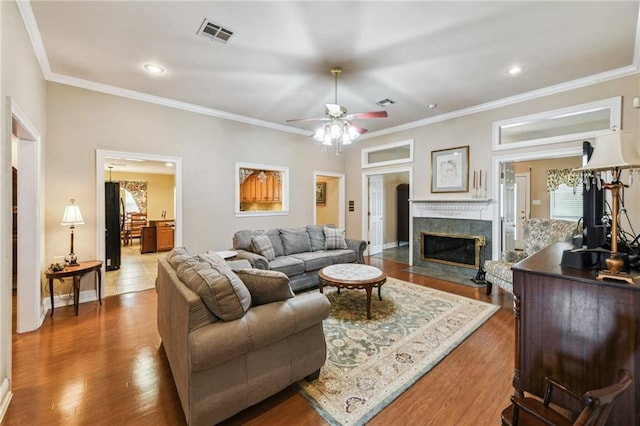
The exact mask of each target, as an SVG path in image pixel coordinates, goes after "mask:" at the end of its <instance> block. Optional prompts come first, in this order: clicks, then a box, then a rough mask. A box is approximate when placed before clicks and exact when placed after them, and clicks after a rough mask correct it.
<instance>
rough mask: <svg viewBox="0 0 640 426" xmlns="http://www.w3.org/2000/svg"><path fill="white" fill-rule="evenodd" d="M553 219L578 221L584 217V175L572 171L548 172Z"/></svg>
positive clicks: (556, 170) (551, 215)
mask: <svg viewBox="0 0 640 426" xmlns="http://www.w3.org/2000/svg"><path fill="white" fill-rule="evenodd" d="M547 191H548V192H549V204H550V205H551V212H550V217H551V219H563V220H572V221H577V220H579V219H580V218H581V217H582V173H580V172H574V171H573V170H572V169H552V170H549V171H547Z"/></svg>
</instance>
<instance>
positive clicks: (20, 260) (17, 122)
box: [11, 99, 45, 333]
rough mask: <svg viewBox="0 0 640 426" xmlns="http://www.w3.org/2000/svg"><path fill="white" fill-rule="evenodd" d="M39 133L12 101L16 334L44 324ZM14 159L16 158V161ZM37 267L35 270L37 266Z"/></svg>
mask: <svg viewBox="0 0 640 426" xmlns="http://www.w3.org/2000/svg"><path fill="white" fill-rule="evenodd" d="M40 139H41V137H40V133H39V132H38V130H37V129H36V127H35V126H34V125H33V124H32V123H31V121H30V120H29V118H28V117H27V116H26V114H24V112H23V111H22V110H21V109H20V107H19V106H18V104H17V103H16V102H15V101H14V100H13V99H11V140H12V143H11V144H12V150H11V152H12V163H15V164H14V166H15V167H16V170H17V175H16V178H17V186H16V189H17V214H16V220H17V227H16V234H17V242H16V248H17V259H16V270H17V277H16V278H17V280H16V290H17V294H16V299H17V302H16V310H17V312H16V331H17V332H18V333H24V332H27V331H32V330H36V329H37V328H38V327H40V324H42V321H44V315H45V310H44V306H43V304H42V294H41V291H40V274H41V271H42V268H43V266H44V265H43V260H42V259H43V252H44V245H43V237H42V235H43V229H44V223H43V218H42V214H41V212H42V196H41V191H42V157H41V143H40ZM14 158H15V159H14ZM34 265H35V267H34Z"/></svg>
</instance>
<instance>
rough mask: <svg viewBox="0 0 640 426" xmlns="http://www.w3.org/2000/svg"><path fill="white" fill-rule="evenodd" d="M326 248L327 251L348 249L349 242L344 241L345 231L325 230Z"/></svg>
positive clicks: (339, 229)
mask: <svg viewBox="0 0 640 426" xmlns="http://www.w3.org/2000/svg"><path fill="white" fill-rule="evenodd" d="M324 237H325V248H326V249H327V250H336V249H346V248H349V246H347V242H346V241H345V240H344V229H341V228H328V227H325V228H324Z"/></svg>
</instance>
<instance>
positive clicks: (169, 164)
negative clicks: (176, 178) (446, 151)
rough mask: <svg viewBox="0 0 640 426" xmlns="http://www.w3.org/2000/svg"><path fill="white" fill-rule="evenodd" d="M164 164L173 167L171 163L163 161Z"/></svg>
mask: <svg viewBox="0 0 640 426" xmlns="http://www.w3.org/2000/svg"><path fill="white" fill-rule="evenodd" d="M164 165H165V166H167V167H173V163H164Z"/></svg>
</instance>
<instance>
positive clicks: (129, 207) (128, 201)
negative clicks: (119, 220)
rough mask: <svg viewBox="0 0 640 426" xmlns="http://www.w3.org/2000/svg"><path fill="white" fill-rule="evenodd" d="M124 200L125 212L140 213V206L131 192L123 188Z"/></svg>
mask: <svg viewBox="0 0 640 426" xmlns="http://www.w3.org/2000/svg"><path fill="white" fill-rule="evenodd" d="M124 196H125V202H124V206H125V207H124V210H125V211H126V212H127V213H140V208H139V207H138V203H136V200H135V199H134V198H133V194H131V192H130V191H129V190H128V189H125V190H124Z"/></svg>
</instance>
